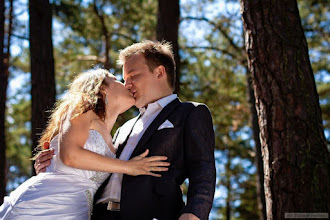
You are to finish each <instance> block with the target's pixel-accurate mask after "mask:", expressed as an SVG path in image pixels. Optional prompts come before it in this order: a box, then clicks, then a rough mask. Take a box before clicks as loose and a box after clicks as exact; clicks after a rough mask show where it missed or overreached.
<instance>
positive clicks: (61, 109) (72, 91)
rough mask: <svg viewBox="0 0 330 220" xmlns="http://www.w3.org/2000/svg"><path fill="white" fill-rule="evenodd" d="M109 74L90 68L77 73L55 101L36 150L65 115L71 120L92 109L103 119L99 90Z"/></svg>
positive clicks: (104, 105) (101, 97) (50, 135)
mask: <svg viewBox="0 0 330 220" xmlns="http://www.w3.org/2000/svg"><path fill="white" fill-rule="evenodd" d="M111 76H113V75H112V74H111V73H110V72H108V71H107V70H104V69H92V70H89V71H86V72H83V73H80V74H79V75H77V76H76V77H75V79H74V80H73V82H72V83H71V84H70V86H69V90H68V93H67V94H66V95H65V96H64V98H62V99H61V100H58V101H57V102H56V104H55V108H54V109H53V110H52V114H51V116H50V118H49V120H48V123H47V127H46V129H45V130H44V132H43V133H42V135H41V138H40V139H39V143H38V146H37V149H36V151H40V150H42V149H43V143H45V142H47V141H48V142H50V141H51V139H52V138H54V136H55V135H56V134H58V133H59V129H60V127H61V124H62V122H63V121H64V120H66V119H67V117H70V118H69V120H71V119H74V118H77V117H78V116H79V115H81V114H83V113H85V112H87V111H89V110H92V111H93V112H95V113H96V114H97V115H98V116H99V117H100V119H101V120H103V121H104V119H105V117H106V104H105V97H104V95H103V94H102V93H101V91H102V85H104V86H107V83H106V81H105V79H106V78H107V77H111Z"/></svg>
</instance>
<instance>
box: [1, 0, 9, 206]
mask: <svg viewBox="0 0 330 220" xmlns="http://www.w3.org/2000/svg"><path fill="white" fill-rule="evenodd" d="M4 36H5V1H0V205H1V204H2V203H3V197H4V196H5V195H6V183H7V175H6V173H7V166H6V136H5V112H6V100H7V86H8V71H6V66H7V65H6V62H7V61H6V60H5V54H4ZM7 70H8V69H7Z"/></svg>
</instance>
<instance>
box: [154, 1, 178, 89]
mask: <svg viewBox="0 0 330 220" xmlns="http://www.w3.org/2000/svg"><path fill="white" fill-rule="evenodd" d="M179 23H180V5H179V0H158V20H157V40H159V41H162V40H166V41H168V42H171V43H172V46H173V52H174V59H175V63H176V82H175V92H176V93H179V92H180V56H179V43H178V30H179Z"/></svg>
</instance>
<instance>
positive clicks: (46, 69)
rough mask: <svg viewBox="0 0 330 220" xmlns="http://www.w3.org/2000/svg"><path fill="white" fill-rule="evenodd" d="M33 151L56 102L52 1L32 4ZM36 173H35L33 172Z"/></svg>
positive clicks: (32, 0)
mask: <svg viewBox="0 0 330 220" xmlns="http://www.w3.org/2000/svg"><path fill="white" fill-rule="evenodd" d="M29 13H30V20H29V26H30V57H31V84H32V85H31V101H32V118H31V125H32V132H31V137H32V149H34V148H35V147H36V146H37V144H38V139H39V137H40V134H41V133H42V131H43V130H44V128H45V126H46V123H47V120H48V117H49V112H47V110H49V109H51V108H52V107H53V104H54V102H55V94H56V91H55V77H54V75H55V73H54V58H53V43H52V10H51V5H50V4H49V1H44V0H30V1H29ZM32 170H33V172H34V169H32Z"/></svg>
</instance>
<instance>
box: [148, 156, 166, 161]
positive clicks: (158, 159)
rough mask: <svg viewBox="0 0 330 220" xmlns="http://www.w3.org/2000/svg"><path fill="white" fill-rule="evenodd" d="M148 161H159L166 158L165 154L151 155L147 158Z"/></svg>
mask: <svg viewBox="0 0 330 220" xmlns="http://www.w3.org/2000/svg"><path fill="white" fill-rule="evenodd" d="M147 159H148V161H150V162H151V161H161V160H167V157H166V156H152V157H148V158H147Z"/></svg>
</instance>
